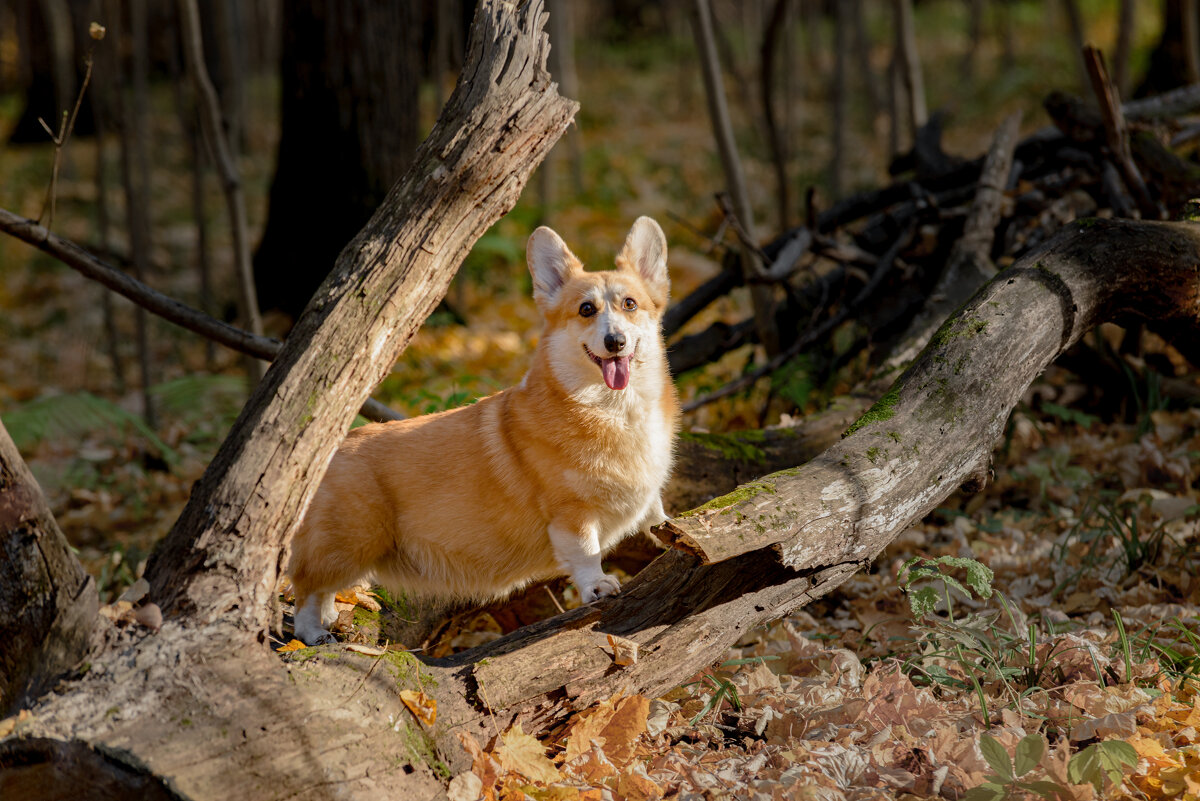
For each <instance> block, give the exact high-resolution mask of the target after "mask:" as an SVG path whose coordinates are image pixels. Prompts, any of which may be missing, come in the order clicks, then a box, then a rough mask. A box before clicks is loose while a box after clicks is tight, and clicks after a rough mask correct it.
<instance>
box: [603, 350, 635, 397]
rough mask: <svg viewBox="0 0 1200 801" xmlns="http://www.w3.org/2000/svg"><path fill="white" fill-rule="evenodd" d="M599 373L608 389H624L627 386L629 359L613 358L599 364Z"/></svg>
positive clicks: (624, 357)
mask: <svg viewBox="0 0 1200 801" xmlns="http://www.w3.org/2000/svg"><path fill="white" fill-rule="evenodd" d="M600 372H602V373H603V374H604V383H605V384H608V388H609V389H625V387H627V386H629V357H628V356H614V357H613V358H611V359H603V360H601V362H600Z"/></svg>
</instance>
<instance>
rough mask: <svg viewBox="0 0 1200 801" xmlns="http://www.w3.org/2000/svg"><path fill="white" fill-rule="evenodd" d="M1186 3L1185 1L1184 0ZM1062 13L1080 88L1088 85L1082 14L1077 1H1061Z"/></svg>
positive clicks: (1085, 37)
mask: <svg viewBox="0 0 1200 801" xmlns="http://www.w3.org/2000/svg"><path fill="white" fill-rule="evenodd" d="M1185 1H1186V0H1185ZM1062 4H1063V11H1064V12H1065V13H1066V15H1067V31H1068V33H1069V34H1070V37H1071V50H1072V51H1073V53H1074V61H1075V65H1076V67H1078V68H1079V74H1080V84H1079V86H1080V88H1081V89H1083V88H1086V87H1087V85H1088V75H1087V68H1086V67H1085V66H1084V64H1083V55H1082V54H1083V46H1084V45H1085V44H1087V41H1086V39H1087V36H1086V34H1085V32H1084V27H1083V14H1081V13H1080V11H1079V2H1078V0H1062Z"/></svg>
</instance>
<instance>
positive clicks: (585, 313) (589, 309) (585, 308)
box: [579, 301, 596, 317]
mask: <svg viewBox="0 0 1200 801" xmlns="http://www.w3.org/2000/svg"><path fill="white" fill-rule="evenodd" d="M595 313H596V307H595V306H593V305H592V304H591V303H590V302H588V301H584V303H583V305H582V306H580V307H579V316H580V317H591V316H592V315H593V314H595Z"/></svg>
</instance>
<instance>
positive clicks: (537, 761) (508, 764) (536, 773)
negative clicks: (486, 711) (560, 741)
mask: <svg viewBox="0 0 1200 801" xmlns="http://www.w3.org/2000/svg"><path fill="white" fill-rule="evenodd" d="M496 755H497V756H498V757H499V758H500V765H501V766H502V767H503V768H504V769H505V770H507V771H510V772H512V773H519V774H520V775H522V776H524V777H525V778H527V779H529V780H530V781H532V782H535V783H537V784H554V783H555V782H557V781H562V775H561V774H559V772H558V768H556V767H554V763H553V762H551V761H550V760H549V759H547V758H546V754H545V753H544V751H543V750H542V744H541V743H539V742H538V741H537V740H536V739H534V738H533V737H531V736H529V735H528V734H526V733H525V732H523V731H521V729H520V727H513V728H511V729H509V730H508V731H506V732H505V733H504V736H503V738H502V743H501V745H500V748H499V749H498V750H497V753H496Z"/></svg>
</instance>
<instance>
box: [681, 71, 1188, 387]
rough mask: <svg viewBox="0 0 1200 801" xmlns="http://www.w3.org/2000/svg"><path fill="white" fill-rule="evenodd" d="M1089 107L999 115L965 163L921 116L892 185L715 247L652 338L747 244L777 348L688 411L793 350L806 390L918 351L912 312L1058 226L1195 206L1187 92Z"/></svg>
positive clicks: (751, 325) (687, 344)
mask: <svg viewBox="0 0 1200 801" xmlns="http://www.w3.org/2000/svg"><path fill="white" fill-rule="evenodd" d="M1101 77H1103V76H1102V74H1101ZM1101 85H1102V86H1105V85H1106V84H1105V83H1101ZM1101 97H1103V98H1106V99H1108V100H1109V102H1107V103H1105V102H1102V103H1101V105H1100V108H1096V107H1094V106H1092V105H1089V104H1088V103H1087V102H1085V101H1084V100H1083V99H1082V98H1079V97H1072V96H1068V95H1064V94H1062V93H1057V92H1056V93H1053V94H1051V95H1050V96H1048V97H1047V98H1046V99H1045V103H1044V106H1045V109H1046V111H1047V113H1048V115H1049V117H1050V119H1051V121H1052V122H1053V123H1054V125H1053V126H1048V127H1046V128H1043V129H1041V130H1038V131H1037V132H1035V133H1033V134H1032V135H1030V136H1027V137H1025V138H1024V139H1018V137H1017V133H1016V132H1017V122H1018V121H1017V120H1015V119H1010V120H1008V121H1006V123H1005V124H1004V125H1003V126H1002V127H1001V128H1000V129H999V130H998V131H997V134H996V136H995V139H994V141H993V144H992V147H991V149H990V152H989V154H987V155H986V156H981V157H979V158H975V159H972V160H966V159H962V158H958V157H955V156H952V155H948V154H947V153H945V152H944V150H943V148H942V144H941V138H942V130H943V125H944V124H945V119H946V118H945V115H942V114H935V115H934V116H933V117H932V118H931V120H930V121H929V122H928V123H927V124H926V125H925V126H924V127H923V128H922V129H921V130H920V132H919V133H918V136H917V139H916V143H915V145H914V147H913V149H912V150H911V151H910V152H908V153H906V154H904V155H902V156H899V157H897V158H896V159H895V160H894V161H893V164H892V170H891V171H892V173H893V174H894V175H896V176H897V177H896V179H895V180H894V181H893V182H892V183H890V184H888V185H887V186H884V187H882V188H879V189H873V190H870V191H866V192H862V193H859V194H856V195H852V196H850V197H847V198H845V199H843V200H841V201H839V202H837V203H836V204H833V205H832V206H830V207H828V208H826V209H819V208H818V207H817V205H818V204H817V203H816V202H815V195H814V193H813V192H810V193H809V197H808V210H807V221H806V223H805V224H804V225H802V226H799V227H797V228H793V229H792V230H790V231H787V232H784V233H783V234H781V235H780V236H778V237H776V238H775V239H774V240H773V241H771V242H770V243H769V244H767V245H765V246H762V247H761V248H759V247H757V246H756V245H753V243H747V242H745V241H744V240H741V241H734V242H732V243H730V247H729V248H728V249H727V250H726V251H725V254H724V259H723V269H722V270H721V272H720V273H718V274H717V275H716V276H714V277H713V278H712V279H710V280H709V281H707V282H706V283H705V284H703V285H702V286H700V287H699V288H698V289H697V290H695V291H694V292H693V293H692V294H691V295H689V296H688V297H686V298H684V299H683V300H681V301H680V302H679V303H678V304H677V305H676V306H675V307H674V308H672V309H671V310H670V311H669V312H668V314H667V317H666V320H665V322H664V325H665V328H666V332H667V335H668V336H671V335H673V334H676V333H677V332H678V331H679V330H680V329H681V328H682V327H683V326H684V324H685V323H687V322H688V321H689V320H691V319H692V318H693V317H695V316H696V315H697V314H698V313H699V312H700V311H701V310H703V309H704V308H705V307H706V306H707V305H708V304H710V303H712V302H713V301H714V300H716V299H717V298H719V297H721V296H722V295H725V294H727V293H728V292H730V291H731V290H733V289H734V288H736V287H739V286H743V285H744V284H745V279H744V277H743V271H742V269H741V264H740V261H739V255H740V253H741V250H740V248H741V247H742V246H744V245H746V244H751V245H752V246H753V249H754V252H755V253H756V254H757V256H758V264H757V265H756V267H757V270H756V273H755V277H754V278H752V279H751V280H752V281H759V282H762V283H764V284H769V285H771V286H773V287H775V288H776V290H775V291H776V296H777V299H778V302H777V305H776V308H775V311H774V322H775V326H776V328H777V330H778V339H779V351H778V352H777V353H775V354H771V356H772V357H773V358H771V359H770V360H769V361H768V362H766V363H765V364H764V365H762V366H760V367H758V368H757V369H755V370H753V371H750V372H748V373H747V374H746V375H745V376H743V377H742V378H740V379H739V380H737V381H736V382H734V383H733V384H730V385H728V386H726V387H724V388H722V389H721V390H718V391H717V392H715V393H713V394H711V395H708V396H706V397H703V398H699V399H697V400H696V401H694V402H693V403H692V408H695V407H696V406H700V405H703V404H704V403H707V402H710V401H713V400H717V399H719V398H722V397H726V396H727V395H729V394H731V393H733V392H736V391H739V390H742V389H744V388H745V387H747V386H748V385H750V384H752V383H753V382H754V381H757V380H758V379H759V378H762V377H765V376H766V375H768V374H770V373H771V372H773V371H774V370H775V369H777V368H779V367H780V366H781V365H782V364H784V363H785V362H786V361H787V360H788V359H790V358H792V357H794V356H795V355H797V354H799V353H801V352H805V353H808V354H810V359H813V360H814V361H815V364H814V368H815V369H817V370H818V371H819V373H820V374H819V375H818V376H817V377H816V380H817V381H818V382H820V381H821V380H822V379H824V378H828V376H829V375H831V374H832V373H834V372H836V371H837V370H839V369H841V368H843V367H845V366H846V365H847V364H849V363H850V362H852V361H853V360H855V359H857V358H860V356H861V354H862V353H863V351H864V350H868V351H869V356H868V358H867V361H868V364H869V365H871V366H872V367H875V368H878V367H880V366H884V365H889V366H899V365H902V364H904V363H905V362H907V361H909V360H911V358H912V357H913V356H914V355H915V353H916V350H917V349H919V348H917V349H914V347H913V345H914V344H915V343H919V342H920V340H919V339H915V338H914V334H916V333H918V332H919V331H923V332H924V333H925V334H926V335H927V334H928V333H931V330H929V322H927V323H926V324H925V325H921V324H920V322H921V320H919V319H918V317H920V318H922V319H924V318H928V321H930V322H932V323H934V324H936V323H940V322H941V319H944V317H945V316H946V315H947V314H948V313H949V312H951V311H953V310H954V309H955V308H957V307H958V306H959V305H961V303H962V302H963V301H965V300H966V298H967V297H969V296H970V294H971V293H972V292H974V290H975V289H977V288H978V287H979V286H980V285H981V284H982V283H983V281H985V280H986V279H988V278H990V277H992V276H993V275H994V274H995V271H996V269H997V268H1003V267H1005V266H1007V265H1009V264H1011V263H1013V262H1014V261H1016V260H1017V259H1019V258H1021V257H1022V256H1023V255H1025V254H1026V253H1028V252H1030V251H1031V250H1032V249H1034V248H1036V247H1038V246H1039V245H1041V244H1042V243H1044V242H1045V241H1047V240H1048V239H1049V238H1050V237H1051V236H1053V235H1054V234H1055V233H1056V232H1057V231H1058V230H1059V229H1060V228H1061V227H1062V226H1063V225H1065V224H1066V223H1068V222H1070V221H1072V220H1076V219H1081V218H1090V217H1097V218H1105V217H1125V218H1141V219H1164V218H1175V217H1178V216H1180V214H1181V213H1182V211H1183V209H1184V207H1185V205H1186V203H1187V201H1188V200H1189V199H1191V198H1192V197H1194V196H1197V195H1200V163H1197V161H1196V160H1195V159H1194V158H1185V157H1184V156H1182V155H1180V153H1182V152H1187V151H1190V150H1191V149H1192V148H1194V143H1195V142H1196V140H1197V138H1198V137H1200V121H1197V120H1196V119H1192V118H1190V117H1189V115H1192V114H1194V113H1195V112H1196V111H1197V110H1200V91H1198V89H1197V88H1196V87H1188V88H1185V89H1181V90H1178V91H1176V92H1174V93H1172V94H1168V95H1163V96H1160V97H1156V98H1153V99H1151V100H1145V101H1137V102H1133V103H1129V104H1126V105H1125V106H1123V107H1122V106H1119V105H1116V104H1115V103H1113V102H1112V101H1111V95H1109V94H1107V93H1102V94H1101ZM726 221H727V223H728V224H727V225H723V226H722V228H721V231H720V232H719V233H718V235H717V237H715V238H714V247H717V246H720V245H721V244H723V242H724V239H725V237H726V234H731V235H732V236H733V237H734V238H737V237H739V234H740V232H741V230H742V229H741V227H740V226H739V225H738V223H737V220H736V219H735V218H733V217H732V216H727V217H726ZM843 327H849V329H850V330H852V331H853V334H854V335H853V337H852V340H851V341H852V344H851V345H850V346H849V347H847V348H842V349H840V350H837V351H835V349H833V348H831V347H829V342H830V340H831V339H832V337H833V335H834V333H835V332H837V331H838V330H839V329H842V328H843ZM1154 328H1155V330H1156V333H1159V334H1160V335H1162V336H1163V337H1164V338H1165V339H1167V341H1169V342H1171V343H1172V344H1173V345H1174V346H1175V347H1176V348H1178V349H1179V350H1180V351H1181V352H1182V354H1183V355H1184V356H1185V357H1186V358H1187V359H1188V361H1189V362H1190V363H1191V364H1192V365H1193V366H1196V365H1200V351H1197V349H1196V346H1195V345H1194V344H1191V342H1190V341H1189V340H1188V338H1186V337H1182V336H1180V332H1179V331H1178V330H1177V329H1176V328H1172V327H1168V326H1166V325H1161V326H1159V325H1156V326H1155V327H1154ZM758 341H759V333H758V330H757V328H756V326H755V321H754V318H753V317H752V316H749V315H748V316H747V318H746V319H745V320H742V321H738V322H733V323H727V322H717V323H714V324H712V325H710V326H708V327H707V328H705V329H704V330H702V331H700V332H698V333H690V334H688V335H686V336H682V337H679V338H678V339H676V340H675V341H674V342H673V343H672V345H671V351H670V364H671V368H672V370H673V371H674V372H675V374H676V375H678V374H680V373H683V372H685V371H688V370H692V369H695V368H698V367H701V366H703V365H705V364H709V363H711V362H714V361H716V360H717V359H719V358H721V357H722V356H723V355H725V354H727V353H729V352H730V351H732V350H735V349H737V348H739V347H742V346H743V345H746V344H751V343H757V342H758ZM1076 363H1077V364H1082V358H1080V359H1076Z"/></svg>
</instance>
